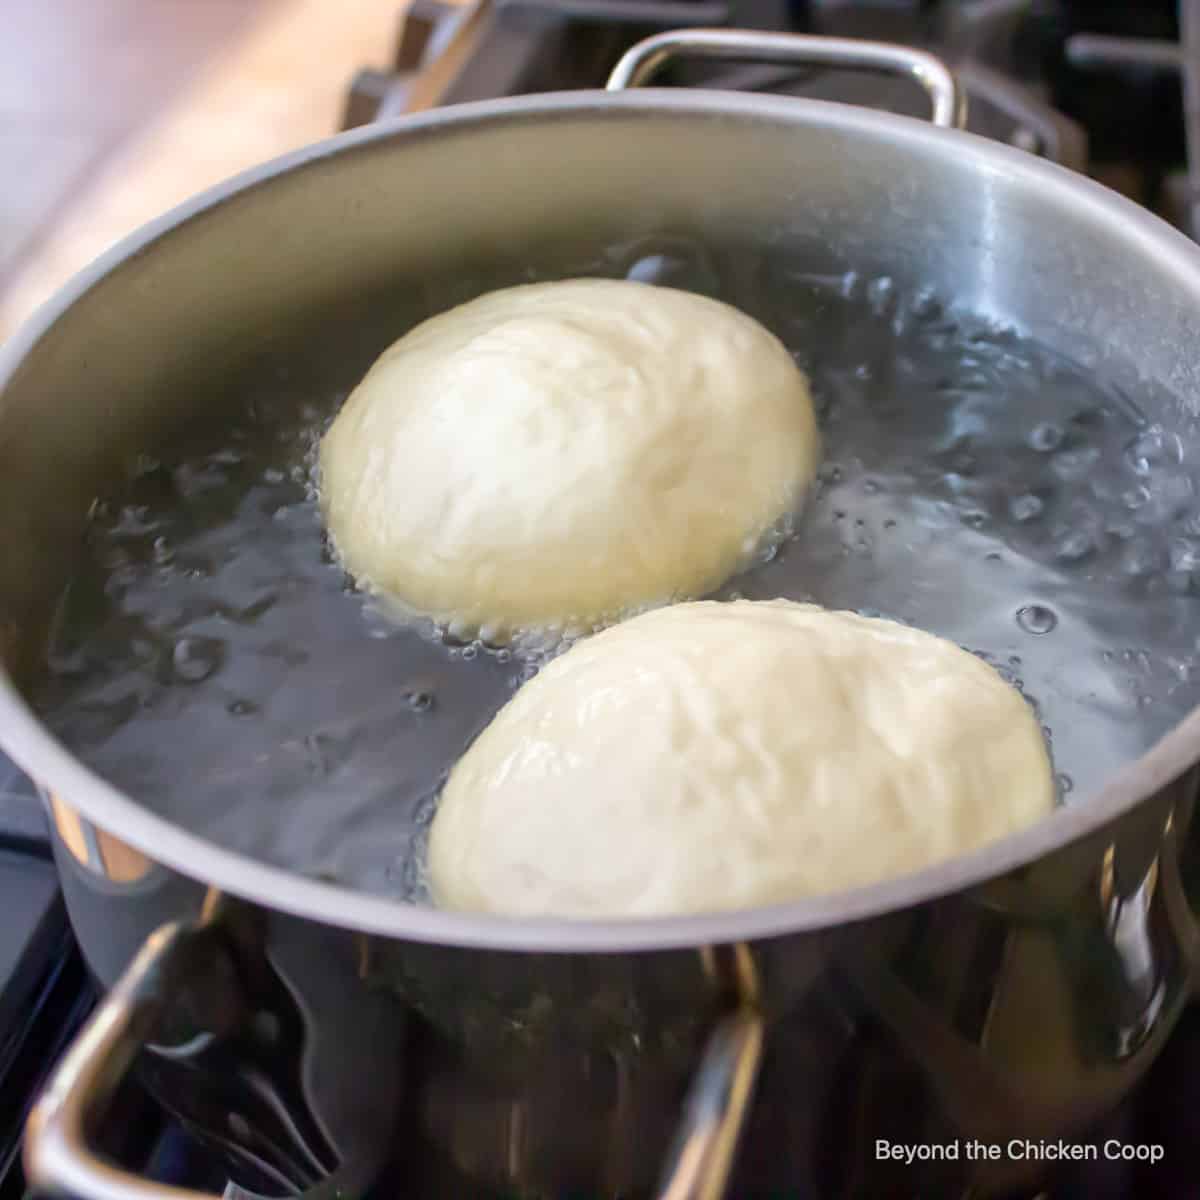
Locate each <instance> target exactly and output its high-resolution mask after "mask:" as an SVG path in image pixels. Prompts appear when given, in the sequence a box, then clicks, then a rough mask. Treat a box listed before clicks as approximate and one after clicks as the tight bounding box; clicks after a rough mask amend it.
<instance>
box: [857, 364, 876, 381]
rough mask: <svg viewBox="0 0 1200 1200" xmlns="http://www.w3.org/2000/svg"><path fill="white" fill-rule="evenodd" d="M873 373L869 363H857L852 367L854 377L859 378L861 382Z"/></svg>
mask: <svg viewBox="0 0 1200 1200" xmlns="http://www.w3.org/2000/svg"><path fill="white" fill-rule="evenodd" d="M873 374H874V372H873V371H872V370H871V364H870V363H859V365H858V366H857V367H855V368H854V378H855V379H857V380H859V381H860V382H861V383H866V382H868V381H869V380H870V378H871V376H872V375H873Z"/></svg>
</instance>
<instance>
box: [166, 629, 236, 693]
mask: <svg viewBox="0 0 1200 1200" xmlns="http://www.w3.org/2000/svg"><path fill="white" fill-rule="evenodd" d="M224 657H225V646H224V644H223V643H222V642H220V641H219V640H218V639H217V638H210V637H185V638H180V639H179V641H178V642H176V643H175V649H174V650H173V651H172V652H171V667H172V669H173V671H174V673H175V675H176V677H177V678H179V679H181V680H183V682H184V683H202V682H203V681H204V680H205V679H207V678H208V677H209V676H210V675H212V674H213V672H215V671H216V670H217V668H218V667H220V665H221V662H222V660H223V658H224Z"/></svg>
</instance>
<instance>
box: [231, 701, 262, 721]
mask: <svg viewBox="0 0 1200 1200" xmlns="http://www.w3.org/2000/svg"><path fill="white" fill-rule="evenodd" d="M225 711H226V712H227V713H229V714H230V716H233V717H248V716H250V715H251V714H252V713H256V712H258V705H257V704H255V703H254V702H253V701H252V700H231V701H230V702H229V703H228V704H227V705H225Z"/></svg>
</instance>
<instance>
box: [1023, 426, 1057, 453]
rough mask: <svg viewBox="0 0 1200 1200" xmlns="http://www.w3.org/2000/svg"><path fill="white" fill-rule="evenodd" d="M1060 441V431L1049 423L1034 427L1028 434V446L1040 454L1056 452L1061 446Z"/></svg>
mask: <svg viewBox="0 0 1200 1200" xmlns="http://www.w3.org/2000/svg"><path fill="white" fill-rule="evenodd" d="M1062 440H1063V431H1062V429H1061V428H1060V427H1059V426H1057V425H1055V424H1053V423H1051V422H1049V421H1044V422H1043V423H1042V424H1041V425H1035V426H1034V427H1033V430H1032V431H1031V433H1030V434H1029V444H1030V445H1031V446H1032V447H1033V448H1034V449H1035V450H1037V451H1038V452H1039V453H1041V454H1049V453H1051V452H1052V451H1054V450H1057V449H1058V448H1059V446H1061V445H1062Z"/></svg>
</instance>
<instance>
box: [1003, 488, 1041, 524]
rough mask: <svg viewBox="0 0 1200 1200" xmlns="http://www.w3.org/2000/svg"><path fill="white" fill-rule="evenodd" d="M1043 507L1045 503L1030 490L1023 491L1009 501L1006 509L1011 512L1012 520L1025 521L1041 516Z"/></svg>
mask: <svg viewBox="0 0 1200 1200" xmlns="http://www.w3.org/2000/svg"><path fill="white" fill-rule="evenodd" d="M1045 507H1046V505H1045V504H1044V503H1043V502H1042V500H1041V498H1040V497H1038V496H1035V495H1034V494H1033V493H1032V492H1025V493H1024V494H1023V495H1020V496H1015V497H1013V499H1012V500H1011V501H1009V505H1008V511H1009V512H1010V513H1011V514H1012V519H1013V520H1014V521H1021V522H1025V521H1032V520H1034V519H1035V518H1036V517H1039V516H1041V514H1042V510H1043V509H1044V508H1045Z"/></svg>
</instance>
